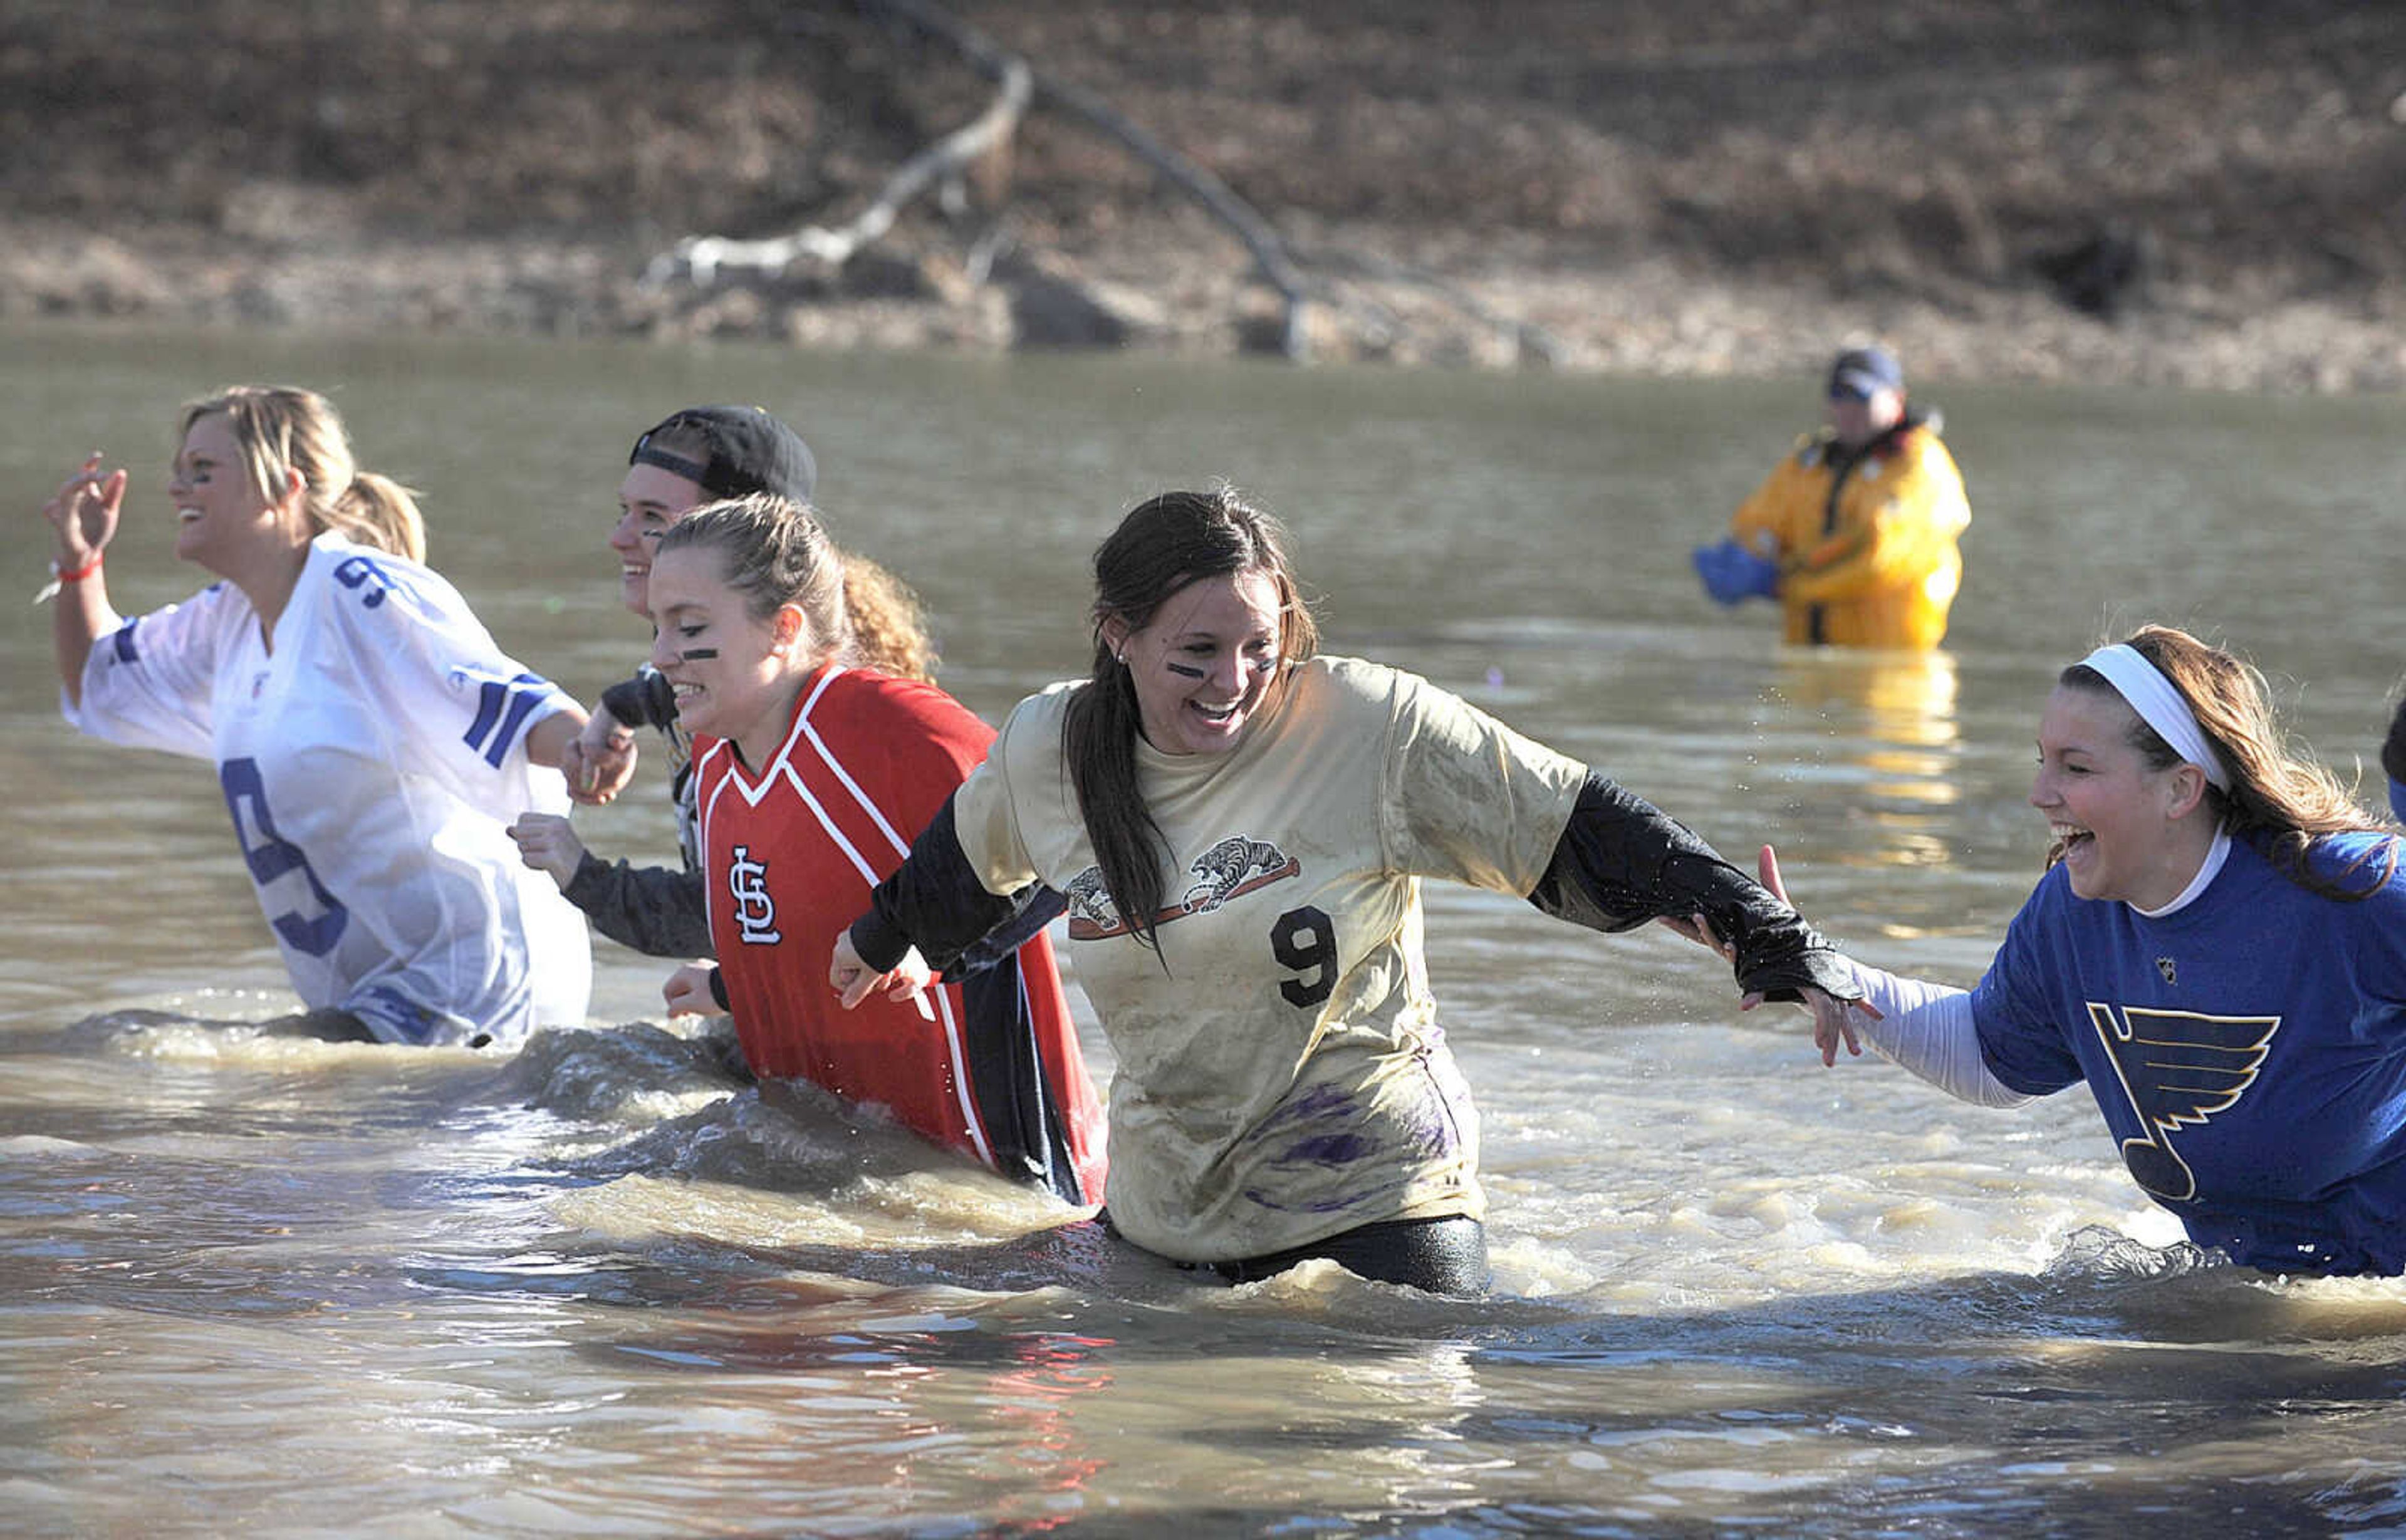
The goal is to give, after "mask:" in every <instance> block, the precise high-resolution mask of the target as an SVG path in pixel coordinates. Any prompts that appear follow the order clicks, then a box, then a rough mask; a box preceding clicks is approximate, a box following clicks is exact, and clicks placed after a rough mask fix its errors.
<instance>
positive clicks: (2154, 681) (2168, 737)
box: [2080, 642, 2230, 792]
mask: <svg viewBox="0 0 2406 1540" xmlns="http://www.w3.org/2000/svg"><path fill="white" fill-rule="evenodd" d="M2080 661H2081V663H2082V665H2083V666H2085V667H2088V668H2091V669H2094V670H2096V671H2098V672H2099V673H2101V674H2103V675H2104V676H2105V682H2106V683H2107V684H2109V685H2113V686H2114V688H2115V689H2116V690H2117V691H2119V692H2120V694H2121V697H2122V699H2125V700H2127V701H2129V702H2130V709H2131V710H2132V711H2134V712H2137V713H2139V720H2140V721H2142V722H2144V723H2145V724H2146V725H2147V726H2149V727H2151V728H2155V729H2156V736H2157V737H2158V738H2160V739H2162V740H2163V741H2164V742H2167V743H2169V744H2171V745H2172V752H2173V753H2174V754H2177V755H2179V756H2181V757H2182V758H2183V759H2186V760H2187V761H2188V762H2189V763H2190V764H2192V765H2195V766H2196V767H2197V768H2198V769H2200V770H2203V771H2204V772H2205V778H2206V780H2207V781H2208V782H2210V783H2212V784H2213V786H2214V788H2215V790H2216V791H2225V792H2227V791H2229V789H2230V772H2229V770H2225V769H2223V768H2222V756H2220V755H2218V754H2216V753H2215V752H2214V745H2213V744H2211V743H2209V742H2206V741H2205V730H2204V729H2203V728H2200V727H2199V726H2198V725H2197V713H2194V712H2192V711H2190V710H2189V709H2188V701H2187V699H2185V698H2184V697H2183V696H2182V695H2181V692H2180V691H2179V690H2178V689H2177V688H2175V687H2174V686H2173V685H2172V681H2171V680H2169V679H2166V678H2165V677H2164V676H2163V675H2162V674H2161V673H2160V672H2158V671H2157V669H2156V666H2155V665H2154V664H2153V663H2150V662H2148V661H2147V657H2146V655H2145V654H2144V653H2142V652H2141V651H2139V649H2138V648H2136V647H2133V646H2131V645H2130V643H2127V642H2116V643H2114V644H2113V645H2112V646H2110V647H2100V648H2098V649H2097V650H2096V651H2095V652H2093V653H2090V654H2089V655H2088V657H2084V658H2082V659H2081V660H2080Z"/></svg>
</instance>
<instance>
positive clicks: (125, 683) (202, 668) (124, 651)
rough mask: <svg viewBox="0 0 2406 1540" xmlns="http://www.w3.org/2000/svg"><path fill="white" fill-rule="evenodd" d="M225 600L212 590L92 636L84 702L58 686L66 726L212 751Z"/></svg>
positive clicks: (175, 750) (145, 744) (190, 751)
mask: <svg viewBox="0 0 2406 1540" xmlns="http://www.w3.org/2000/svg"><path fill="white" fill-rule="evenodd" d="M222 602H223V600H222V599H221V597H220V595H219V591H218V590H217V589H214V588H212V589H208V590H206V591H204V592H203V593H201V594H199V595H197V596H195V597H194V598H193V599H192V600H190V601H188V602H186V603H183V604H170V605H168V606H167V607H166V608H165V609H163V610H155V611H153V612H151V613H150V614H149V615H141V616H138V617H137V618H135V619H133V620H129V621H127V622H126V623H125V624H124V625H122V626H120V627H119V628H118V629H116V630H114V631H112V632H110V633H109V634H108V635H106V636H104V637H102V638H100V639H99V640H98V641H96V642H94V643H92V652H91V653H90V654H89V655H88V656H87V657H85V659H84V665H83V687H82V699H80V701H78V700H71V699H67V696H66V692H65V691H64V690H62V691H60V692H59V708H60V710H61V711H62V712H63V713H64V714H65V716H66V719H67V723H68V725H69V726H70V727H73V728H75V729H76V730H77V731H78V732H83V733H89V734H90V735H92V737H94V738H101V739H106V740H107V741H108V742H112V743H121V744H124V745H126V746H127V747H129V748H137V749H161V750H164V751H165V752H166V753H169V754H182V755H190V756H192V757H194V758H198V759H207V758H212V757H214V756H215V754H216V747H215V741H214V740H213V738H212V737H211V731H212V722H213V713H212V712H211V710H210V692H211V690H212V688H213V687H214V685H215V680H216V672H217V654H218V637H219V631H220V629H222V628H221V626H220V625H219V620H218V617H217V614H216V612H217V610H218V609H219V607H220V606H221V604H222Z"/></svg>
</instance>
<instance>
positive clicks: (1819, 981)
mask: <svg viewBox="0 0 2406 1540" xmlns="http://www.w3.org/2000/svg"><path fill="white" fill-rule="evenodd" d="M1040 891H1044V892H1046V893H1047V894H1048V895H1049V892H1050V890H1040ZM1025 902H1026V897H1025V895H1016V896H1013V897H996V896H995V895H994V894H991V893H988V892H987V891H986V890H985V886H984V883H980V882H979V881H978V876H977V872H976V870H975V869H972V868H971V867H970V865H969V858H968V857H967V856H966V855H963V854H962V853H961V844H960V839H959V837H958V835H957V834H956V833H955V829H954V826H953V810H952V804H951V803H949V802H947V803H946V804H945V805H944V809H943V811H942V812H939V813H938V814H937V815H936V818H935V821H934V822H932V823H930V824H929V825H928V826H927V829H926V830H925V831H924V832H923V833H921V834H920V836H919V839H918V841H917V842H916V843H914V844H913V846H912V847H911V858H910V859H909V860H908V861H906V862H904V863H903V864H902V867H901V869H899V870H898V871H897V872H895V874H894V875H893V876H891V877H889V878H887V879H886V880H885V882H883V883H879V884H878V886H877V889H876V891H875V892H874V893H873V894H872V895H870V911H869V912H868V913H867V914H864V915H862V916H861V917H860V918H859V919H858V920H856V921H855V922H854V923H853V926H852V944H853V949H854V950H855V951H856V952H858V953H859V954H860V959H861V961H862V962H864V963H866V964H867V965H868V966H869V967H870V968H875V969H877V970H878V971H879V972H884V971H885V970H886V969H888V968H892V967H893V966H894V965H895V964H896V963H899V962H900V961H901V960H902V954H904V953H905V952H907V951H909V950H910V949H911V947H912V946H913V944H915V945H917V947H918V948H919V954H920V955H921V956H923V957H925V958H926V959H927V963H928V965H929V966H930V967H933V968H944V967H945V966H946V965H947V963H948V962H950V961H951V960H953V959H954V958H955V957H957V956H958V954H960V952H961V951H962V949H963V948H965V947H966V946H968V945H969V942H971V941H974V940H976V939H977V938H978V937H980V936H982V935H984V934H985V932H986V931H988V930H990V929H992V928H993V927H994V926H995V925H998V924H1001V923H1002V922H1004V921H1006V920H1008V919H1010V918H1011V917H1012V914H1013V913H1014V912H1017V911H1019V910H1020V908H1021V907H1022V906H1023V905H1024V904H1025ZM1054 902H1055V903H1056V904H1057V903H1058V902H1059V900H1058V898H1057V897H1056V898H1054ZM1529 902H1531V903H1532V904H1534V905H1536V907H1537V908H1538V909H1539V910H1541V911H1544V912H1545V913H1548V914H1550V915H1553V916H1554V917H1555V918H1557V919H1562V920H1568V921H1570V922H1571V923H1572V924H1574V925H1586V926H1587V927H1589V928H1590V929H1592V930H1602V931H1622V930H1633V929H1635V928H1636V927H1637V926H1639V925H1644V924H1646V923H1647V922H1648V921H1649V920H1659V919H1664V918H1677V919H1685V918H1687V917H1688V916H1689V915H1691V914H1702V915H1704V916H1705V918H1706V919H1707V920H1709V921H1710V922H1711V923H1712V926H1713V930H1714V932H1715V933H1716V934H1717V935H1719V936H1720V937H1721V938H1722V939H1723V940H1734V942H1735V943H1736V946H1737V959H1736V973H1737V982H1738V987H1739V988H1741V989H1743V990H1748V991H1754V990H1760V991H1762V994H1763V996H1764V997H1765V998H1767V999H1774V1000H1793V999H1795V998H1797V997H1798V992H1799V991H1800V990H1803V989H1805V988H1814V989H1819V990H1822V991H1824V992H1825V993H1827V994H1830V995H1833V996H1837V997H1838V998H1841V999H1854V998H1856V997H1858V996H1860V995H1861V989H1860V988H1859V987H1858V986H1857V985H1856V983H1855V979H1854V971H1853V969H1851V968H1848V967H1847V965H1846V963H1845V962H1844V960H1843V959H1841V958H1840V957H1839V955H1838V954H1837V952H1836V950H1835V949H1834V948H1833V947H1832V946H1831V945H1830V943H1829V942H1828V941H1826V940H1822V938H1821V937H1820V935H1819V933H1818V932H1816V931H1815V930H1814V929H1813V927H1812V926H1811V925H1806V924H1805V923H1804V916H1802V915H1800V914H1798V913H1797V912H1796V911H1794V910H1792V909H1790V908H1789V907H1788V906H1787V905H1786V904H1783V903H1781V902H1780V901H1779V900H1778V899H1776V898H1775V897H1772V896H1771V895H1770V893H1768V892H1767V891H1765V890H1764V889H1763V887H1762V885H1761V884H1760V883H1756V882H1755V881H1754V880H1753V879H1752V878H1750V877H1748V876H1747V875H1746V874H1745V873H1744V872H1742V871H1740V870H1738V869H1736V868H1735V867H1734V866H1732V865H1730V864H1729V863H1728V862H1727V861H1724V860H1722V859H1721V857H1720V854H1719V853H1718V852H1716V851H1715V850H1714V849H1713V848H1712V847H1711V846H1710V845H1708V844H1706V843H1705V841H1702V840H1700V839H1698V838H1697V837H1696V836H1695V835H1694V834H1693V833H1691V831H1690V830H1689V829H1688V828H1687V827H1685V826H1683V825H1681V824H1680V823H1678V822H1677V820H1675V819H1673V818H1671V817H1670V816H1669V815H1668V814H1666V813H1664V812H1662V811H1661V810H1660V809H1658V808H1656V807H1655V806H1654V805H1653V804H1652V803H1650V802H1648V801H1647V800H1645V799H1644V798H1640V797H1638V796H1635V794H1633V793H1631V792H1629V791H1627V790H1624V789H1623V788H1622V787H1621V786H1619V785H1617V784H1614V783H1613V782H1611V781H1609V780H1607V779H1606V778H1605V777H1603V776H1601V775H1597V774H1595V773H1594V772H1592V771H1591V772H1589V775H1588V778H1587V784H1585V785H1583V786H1581V787H1580V788H1579V794H1578V802H1577V804H1576V805H1575V806H1574V807H1573V808H1572V811H1571V818H1570V823H1569V825H1568V826H1567V827H1565V828H1564V830H1563V835H1562V839H1561V840H1560V841H1558V842H1557V843H1556V844H1555V846H1554V855H1553V860H1552V861H1551V862H1550V864H1549V865H1548V866H1547V868H1546V874H1545V875H1544V876H1543V877H1542V878H1540V879H1538V882H1537V885H1536V887H1535V888H1534V889H1532V890H1531V891H1530V894H1529Z"/></svg>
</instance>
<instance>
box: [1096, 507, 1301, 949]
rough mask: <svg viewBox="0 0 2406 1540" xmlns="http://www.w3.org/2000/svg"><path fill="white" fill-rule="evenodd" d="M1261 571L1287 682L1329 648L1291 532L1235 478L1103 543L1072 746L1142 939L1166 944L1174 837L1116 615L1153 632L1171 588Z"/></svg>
mask: <svg viewBox="0 0 2406 1540" xmlns="http://www.w3.org/2000/svg"><path fill="white" fill-rule="evenodd" d="M1246 572H1260V573H1262V574H1263V575H1264V576H1266V577H1267V578H1268V579H1269V580H1270V582H1271V584H1272V585H1273V586H1274V587H1275V588H1276V589H1277V592H1278V601H1279V657H1280V667H1279V674H1278V683H1277V684H1274V685H1273V686H1272V687H1273V688H1276V687H1278V684H1282V683H1283V682H1284V679H1285V676H1286V671H1287V670H1288V669H1289V668H1291V667H1292V666H1293V665H1295V664H1296V663H1300V662H1302V661H1303V660H1304V659H1305V658H1307V657H1310V656H1311V655H1312V654H1313V653H1314V652H1316V651H1318V650H1319V647H1320V628H1319V627H1318V625H1316V624H1315V623H1314V622H1313V620H1312V618H1311V611H1310V608H1309V606H1308V605H1307V604H1306V603H1305V602H1304V600H1303V598H1302V595H1301V593H1300V591H1299V588H1298V586H1297V584H1296V581H1295V570H1294V567H1293V565H1292V563H1291V562H1290V561H1289V559H1288V557H1287V549H1286V530H1285V529H1284V528H1283V527H1282V526H1281V525H1280V523H1279V522H1278V520H1276V519H1274V518H1272V517H1271V516H1269V515H1267V514H1266V513H1264V512H1262V511H1261V510H1260V509H1258V508H1254V507H1253V506H1252V505H1250V504H1248V503H1247V502H1244V501H1243V499H1241V498H1239V497H1238V495H1237V493H1236V491H1235V489H1234V488H1232V487H1228V486H1226V485H1225V484H1223V485H1220V486H1216V487H1212V488H1211V489H1210V490H1209V491H1203V492H1164V493H1162V494H1161V495H1160V496H1159V497H1156V498H1153V499H1151V500H1149V501H1147V502H1140V503H1139V504H1137V506H1135V507H1134V508H1131V509H1130V510H1128V513H1127V515H1126V516H1125V517H1124V518H1122V519H1121V520H1120V525H1119V528H1118V529H1116V530H1112V531H1111V538H1109V539H1108V540H1105V541H1104V542H1103V543H1102V544H1101V545H1100V546H1098V547H1097V549H1096V551H1095V605H1094V611H1093V620H1094V639H1095V654H1094V665H1093V671H1092V673H1091V675H1090V676H1089V678H1088V679H1087V681H1086V683H1085V684H1084V685H1081V686H1080V687H1079V688H1078V690H1077V691H1076V693H1075V694H1074V695H1072V696H1071V698H1070V700H1069V709H1068V711H1067V713H1066V714H1065V716H1064V719H1063V722H1062V728H1061V753H1062V757H1063V758H1064V760H1066V761H1067V762H1068V765H1069V782H1070V784H1071V786H1072V787H1074V788H1075V790H1076V791H1077V794H1078V813H1079V817H1080V818H1081V819H1082V820H1083V822H1084V824H1085V827H1086V838H1087V839H1088V840H1089V841H1091V842H1092V843H1093V844H1094V847H1095V860H1096V864H1097V866H1098V867H1099V868H1100V869H1101V874H1102V880H1103V886H1104V888H1105V889H1106V890H1108V891H1109V892H1110V894H1111V904H1112V907H1114V908H1115V909H1117V910H1118V911H1119V913H1120V918H1121V919H1122V920H1123V921H1124V922H1125V924H1126V925H1127V927H1128V933H1129V934H1130V935H1132V936H1134V937H1135V938H1136V939H1137V941H1138V943H1139V945H1143V946H1150V947H1151V948H1153V952H1154V954H1156V955H1158V954H1159V953H1160V951H1161V937H1160V935H1159V933H1158V930H1157V929H1156V926H1157V925H1158V924H1159V918H1160V914H1161V910H1162V905H1163V901H1164V897H1165V896H1166V894H1167V892H1168V878H1167V875H1166V873H1165V871H1164V866H1165V861H1166V858H1167V856H1168V854H1169V852H1168V840H1167V839H1165V838H1164V836H1163V835H1162V832H1161V826H1160V825H1158V824H1156V823H1155V822H1154V821H1153V810H1152V809H1151V808H1149V807H1147V806H1146V805H1145V800H1144V795H1143V793H1142V792H1141V790H1139V786H1138V781H1137V756H1136V746H1137V741H1138V738H1139V735H1140V732H1141V729H1142V718H1141V716H1140V714H1139V711H1138V708H1137V699H1136V682H1135V681H1134V680H1133V679H1131V678H1130V677H1129V676H1128V671H1127V670H1126V669H1125V668H1123V667H1122V666H1121V665H1120V662H1119V658H1118V655H1117V653H1116V652H1115V651H1114V650H1113V649H1112V647H1111V644H1110V643H1109V642H1107V641H1106V640H1105V638H1104V629H1105V627H1106V626H1109V625H1111V624H1112V623H1114V622H1116V623H1117V624H1118V625H1120V626H1124V627H1125V628H1126V629H1129V630H1131V631H1136V630H1142V629H1144V628H1145V627H1146V626H1147V625H1149V624H1150V623H1151V622H1152V620H1153V614H1154V612H1156V611H1157V610H1159V609H1160V608H1161V606H1162V604H1163V603H1164V602H1166V601H1167V600H1168V599H1169V597H1170V596H1171V595H1173V594H1175V593H1177V592H1178V591H1179V590H1180V589H1182V588H1183V587H1185V586H1187V585H1188V584H1190V583H1194V582H1196V581H1197V580H1199V579H1203V578H1213V577H1232V576H1236V575H1238V574H1240V573H1246Z"/></svg>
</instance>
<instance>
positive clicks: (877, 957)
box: [852, 793, 1047, 973]
mask: <svg viewBox="0 0 2406 1540" xmlns="http://www.w3.org/2000/svg"><path fill="white" fill-rule="evenodd" d="M957 799H958V794H957V793H956V794H955V800H957ZM1046 891H1047V890H1046V889H1044V888H1042V887H1040V886H1038V885H1035V884H1024V885H1022V886H1021V887H1019V888H1017V889H1015V890H1013V891H1012V892H1011V893H1008V894H998V893H990V892H988V891H987V890H986V885H985V883H984V881H982V880H981V879H980V878H979V876H978V871H977V869H976V868H975V867H973V866H971V865H970V864H969V856H968V855H967V854H965V853H964V852H963V851H962V849H961V841H960V836H959V835H958V834H957V833H956V832H955V826H954V821H953V803H952V802H949V801H948V802H946V803H945V804H944V806H943V808H942V810H941V811H940V812H938V813H937V814H936V816H935V817H934V819H932V820H931V821H930V822H929V823H928V825H927V827H926V828H925V829H922V830H921V831H920V833H919V838H918V839H916V840H914V841H912V842H911V854H910V855H909V857H908V858H907V859H905V860H904V861H903V863H902V864H901V865H900V866H899V867H898V868H896V869H895V871H894V875H893V876H891V877H888V878H886V879H885V881H884V882H882V883H878V884H877V886H876V888H875V889H874V890H872V891H871V892H870V896H869V904H870V908H869V912H868V913H866V914H864V915H862V916H861V917H860V918H859V919H857V920H855V921H854V922H853V923H852V945H853V950H854V951H856V952H857V953H859V954H860V960H861V961H862V962H864V963H866V964H868V965H869V966H870V968H875V969H877V970H878V971H879V972H881V973H883V972H885V971H886V970H887V969H889V968H892V967H893V966H894V965H895V964H897V963H899V962H900V961H901V960H902V954H904V953H906V952H908V951H910V950H911V949H912V948H913V947H914V946H915V947H917V948H918V949H919V955H920V956H922V957H924V958H926V959H927V966H929V967H930V968H936V969H938V970H939V971H945V970H949V969H950V968H952V967H954V966H955V965H956V964H957V963H959V962H960V960H961V957H962V954H964V953H966V952H967V951H968V950H969V948H970V947H971V946H972V945H974V944H975V943H976V942H977V941H978V940H980V939H981V938H983V937H984V936H985V935H987V934H988V933H989V932H991V931H994V930H995V929H997V928H998V927H999V926H1002V925H1009V924H1012V922H1013V921H1016V920H1018V919H1019V918H1020V916H1021V914H1022V912H1023V911H1025V910H1026V907H1027V906H1028V905H1029V904H1030V903H1033V902H1036V901H1038V898H1039V896H1040V895H1042V894H1043V893H1045V892H1046Z"/></svg>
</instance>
